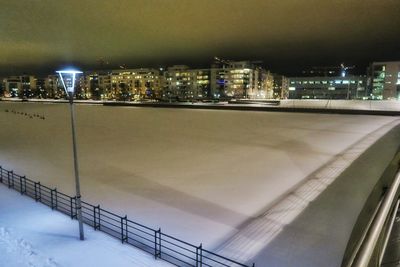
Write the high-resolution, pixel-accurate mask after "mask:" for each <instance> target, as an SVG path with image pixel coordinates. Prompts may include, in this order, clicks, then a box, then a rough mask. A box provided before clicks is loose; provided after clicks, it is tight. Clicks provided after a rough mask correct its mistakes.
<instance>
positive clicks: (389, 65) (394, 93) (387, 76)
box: [367, 61, 400, 99]
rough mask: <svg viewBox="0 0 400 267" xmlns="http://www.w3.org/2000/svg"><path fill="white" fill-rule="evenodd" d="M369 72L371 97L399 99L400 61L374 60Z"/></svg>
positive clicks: (369, 93)
mask: <svg viewBox="0 0 400 267" xmlns="http://www.w3.org/2000/svg"><path fill="white" fill-rule="evenodd" d="M367 72H368V96H369V98H371V99H399V97H400V61H390V62H373V63H371V64H370V66H369V68H368V70H367Z"/></svg>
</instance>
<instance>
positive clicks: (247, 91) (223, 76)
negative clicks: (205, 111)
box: [211, 58, 273, 99]
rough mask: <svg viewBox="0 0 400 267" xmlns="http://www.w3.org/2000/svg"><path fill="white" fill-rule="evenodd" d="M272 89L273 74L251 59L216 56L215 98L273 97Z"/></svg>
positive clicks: (213, 78)
mask: <svg viewBox="0 0 400 267" xmlns="http://www.w3.org/2000/svg"><path fill="white" fill-rule="evenodd" d="M272 90H273V78H272V75H271V74H270V73H269V72H267V71H266V70H264V69H263V68H261V67H259V66H257V65H256V64H254V63H252V62H251V61H227V60H221V59H219V58H216V62H215V63H214V64H213V65H212V67H211V95H212V96H213V97H214V98H251V99H255V98H271V97H272Z"/></svg>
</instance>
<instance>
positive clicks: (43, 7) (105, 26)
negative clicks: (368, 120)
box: [0, 0, 400, 73]
mask: <svg viewBox="0 0 400 267" xmlns="http://www.w3.org/2000/svg"><path fill="white" fill-rule="evenodd" d="M0 2H1V16H0V25H2V26H1V27H0V34H1V38H0V48H1V50H0V67H1V70H2V72H3V73H5V72H12V71H24V70H25V71H26V72H29V71H40V70H42V71H48V70H51V69H54V68H56V67H57V65H58V64H67V63H71V62H74V63H76V64H79V65H81V66H84V67H97V66H98V64H97V62H98V60H99V59H100V58H103V59H105V60H106V61H109V62H110V63H111V65H112V66H118V65H120V64H127V65H130V66H133V67H137V66H150V65H155V66H157V65H163V64H171V63H187V64H192V65H205V64H207V63H208V62H210V61H211V60H212V57H213V56H214V55H218V56H221V57H227V58H230V59H257V60H263V61H264V63H265V65H266V66H268V67H269V68H272V69H273V70H277V71H281V72H290V71H293V70H296V69H301V68H303V67H306V66H310V65H315V64H325V65H331V64H338V63H340V62H342V61H347V62H349V63H351V64H358V65H360V66H362V67H364V66H363V65H365V64H366V63H367V62H369V61H372V60H398V59H400V45H399V44H400V16H399V15H398V14H400V1H398V0H329V1H321V0H259V1H257V0H246V1H243V0H198V1H194V0H142V1H135V0H125V1H124V0H113V1H102V0H69V1H55V0H18V1H8V0H1V1H0Z"/></svg>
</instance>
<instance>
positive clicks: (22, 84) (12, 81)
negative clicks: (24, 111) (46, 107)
mask: <svg viewBox="0 0 400 267" xmlns="http://www.w3.org/2000/svg"><path fill="white" fill-rule="evenodd" d="M3 83H4V85H5V92H6V93H5V94H6V95H8V96H10V97H20V98H31V97H33V96H34V94H35V89H36V79H35V77H34V76H32V75H20V76H10V77H8V78H5V79H4V80H3Z"/></svg>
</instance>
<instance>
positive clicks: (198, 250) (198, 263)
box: [196, 244, 203, 267]
mask: <svg viewBox="0 0 400 267" xmlns="http://www.w3.org/2000/svg"><path fill="white" fill-rule="evenodd" d="M202 266H203V244H200V246H198V247H196V267H202Z"/></svg>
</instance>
